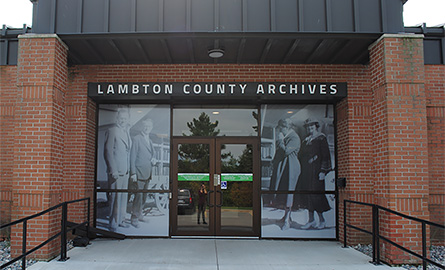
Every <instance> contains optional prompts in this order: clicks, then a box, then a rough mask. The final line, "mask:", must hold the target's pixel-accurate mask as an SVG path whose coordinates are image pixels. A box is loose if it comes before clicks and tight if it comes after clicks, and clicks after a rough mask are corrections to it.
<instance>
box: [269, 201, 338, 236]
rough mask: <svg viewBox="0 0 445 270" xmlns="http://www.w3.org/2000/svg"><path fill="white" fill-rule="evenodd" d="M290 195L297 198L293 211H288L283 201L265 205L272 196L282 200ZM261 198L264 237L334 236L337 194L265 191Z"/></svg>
mask: <svg viewBox="0 0 445 270" xmlns="http://www.w3.org/2000/svg"><path fill="white" fill-rule="evenodd" d="M288 196H292V198H293V201H294V204H293V207H292V211H289V212H287V211H286V209H285V207H284V204H281V205H274V206H272V205H270V204H266V202H267V201H270V199H271V197H272V198H275V200H282V201H283V200H285V199H286V198H287V197H288ZM262 200H263V204H262V215H261V216H262V218H261V232H262V233H261V234H262V237H273V238H329V239H331V238H335V228H336V224H335V216H336V214H335V212H336V208H335V195H334V194H295V195H294V194H263V195H262ZM287 217H289V219H288V220H289V223H288V224H286V222H285V221H286V220H287Z"/></svg>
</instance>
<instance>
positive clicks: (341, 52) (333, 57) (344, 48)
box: [329, 39, 352, 64]
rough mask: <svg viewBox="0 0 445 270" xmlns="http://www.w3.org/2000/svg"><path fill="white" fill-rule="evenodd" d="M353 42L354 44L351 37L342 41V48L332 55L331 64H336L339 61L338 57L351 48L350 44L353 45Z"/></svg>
mask: <svg viewBox="0 0 445 270" xmlns="http://www.w3.org/2000/svg"><path fill="white" fill-rule="evenodd" d="M351 44H352V40H351V39H349V40H345V41H344V42H343V43H342V45H340V47H341V49H339V50H337V52H336V53H335V54H334V55H333V56H332V57H331V60H329V64H334V63H335V62H336V61H337V59H338V57H339V56H340V55H341V54H343V53H344V52H345V51H346V50H347V49H348V48H349V45H351Z"/></svg>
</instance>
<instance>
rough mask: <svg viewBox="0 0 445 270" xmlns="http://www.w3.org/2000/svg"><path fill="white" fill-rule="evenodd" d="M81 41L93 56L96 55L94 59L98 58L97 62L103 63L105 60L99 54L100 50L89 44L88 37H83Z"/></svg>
mask: <svg viewBox="0 0 445 270" xmlns="http://www.w3.org/2000/svg"><path fill="white" fill-rule="evenodd" d="M82 42H83V44H84V45H85V46H86V47H87V48H88V50H90V51H91V52H92V54H93V55H94V57H96V59H97V60H99V62H100V63H101V64H105V60H104V58H103V56H102V55H101V54H100V52H99V51H98V50H96V48H94V46H93V45H91V43H90V41H89V40H88V39H83V40H82Z"/></svg>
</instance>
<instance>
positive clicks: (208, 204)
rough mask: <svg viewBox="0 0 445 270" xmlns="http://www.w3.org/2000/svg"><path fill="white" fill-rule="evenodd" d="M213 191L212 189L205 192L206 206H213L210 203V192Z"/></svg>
mask: <svg viewBox="0 0 445 270" xmlns="http://www.w3.org/2000/svg"><path fill="white" fill-rule="evenodd" d="M212 192H215V191H213V190H209V192H207V206H208V207H213V206H214V205H213V204H210V193H212Z"/></svg>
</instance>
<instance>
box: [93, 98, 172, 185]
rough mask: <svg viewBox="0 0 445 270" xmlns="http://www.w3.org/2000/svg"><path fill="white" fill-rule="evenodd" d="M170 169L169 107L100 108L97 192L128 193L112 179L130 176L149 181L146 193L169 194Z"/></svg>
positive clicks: (110, 105)
mask: <svg viewBox="0 0 445 270" xmlns="http://www.w3.org/2000/svg"><path fill="white" fill-rule="evenodd" d="M169 169H170V106H166V105H118V104H100V105H99V123H98V135H97V171H96V174H97V189H98V190H100V189H127V185H126V184H125V183H122V185H115V184H114V183H116V181H114V180H115V179H114V178H116V176H119V177H124V176H125V177H126V178H130V175H135V177H136V178H137V180H144V181H146V180H149V182H150V184H149V186H148V187H147V189H152V190H168V189H169ZM113 174H114V178H113ZM126 182H128V181H126ZM130 183H131V181H130Z"/></svg>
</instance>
